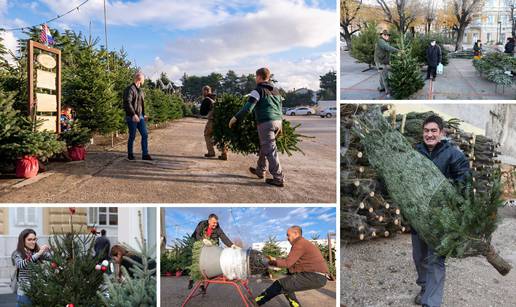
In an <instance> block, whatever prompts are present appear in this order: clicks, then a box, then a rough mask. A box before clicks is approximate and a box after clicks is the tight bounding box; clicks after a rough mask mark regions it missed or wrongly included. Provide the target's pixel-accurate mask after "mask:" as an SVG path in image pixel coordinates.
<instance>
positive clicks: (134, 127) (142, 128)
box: [125, 115, 149, 156]
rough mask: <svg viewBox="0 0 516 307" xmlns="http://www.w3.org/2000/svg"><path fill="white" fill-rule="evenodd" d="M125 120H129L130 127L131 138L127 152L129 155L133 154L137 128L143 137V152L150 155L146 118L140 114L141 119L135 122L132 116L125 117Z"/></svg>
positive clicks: (128, 125)
mask: <svg viewBox="0 0 516 307" xmlns="http://www.w3.org/2000/svg"><path fill="white" fill-rule="evenodd" d="M125 121H126V122H127V127H128V128H129V140H128V141H127V154H128V155H129V156H132V155H133V144H134V140H135V139H136V130H138V131H139V132H140V135H141V137H142V154H143V155H144V156H145V155H148V154H149V147H148V143H147V142H148V137H149V135H148V133H147V125H145V119H144V118H143V115H142V116H140V121H139V122H137V123H135V122H133V118H132V117H130V116H126V117H125Z"/></svg>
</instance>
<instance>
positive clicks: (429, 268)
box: [412, 115, 469, 307]
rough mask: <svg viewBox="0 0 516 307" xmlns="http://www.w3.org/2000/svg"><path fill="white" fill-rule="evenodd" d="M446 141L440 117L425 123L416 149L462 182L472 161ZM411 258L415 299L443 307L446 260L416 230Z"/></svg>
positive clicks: (432, 306) (433, 306)
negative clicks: (415, 285) (414, 281)
mask: <svg viewBox="0 0 516 307" xmlns="http://www.w3.org/2000/svg"><path fill="white" fill-rule="evenodd" d="M443 138H444V123H443V120H442V118H440V117H439V116H437V115H430V116H429V117H428V118H427V119H425V121H424V122H423V143H422V144H417V145H416V149H417V151H419V153H421V154H422V155H423V156H425V157H427V158H428V159H430V160H432V162H434V164H435V166H437V168H438V169H439V170H440V171H441V173H442V174H443V175H444V176H445V177H446V178H448V179H451V180H454V181H458V182H462V181H464V180H465V179H466V177H467V176H468V174H469V162H468V159H466V156H465V155H464V153H463V152H462V151H461V150H460V149H459V148H458V147H457V146H456V145H454V144H453V143H450V142H449V141H447V140H445V139H443ZM412 258H413V259H414V264H415V266H416V271H417V280H416V283H417V284H418V285H419V286H420V287H421V291H420V292H419V294H418V295H417V296H416V298H415V300H414V301H415V303H416V304H417V305H423V306H429V307H437V306H441V303H442V300H443V294H444V280H445V273H446V267H445V262H444V261H445V258H444V257H441V256H438V255H437V254H436V253H435V251H434V250H433V249H432V248H431V247H429V246H428V245H427V244H426V243H425V241H423V239H422V238H421V237H419V235H418V233H417V232H416V231H415V230H412Z"/></svg>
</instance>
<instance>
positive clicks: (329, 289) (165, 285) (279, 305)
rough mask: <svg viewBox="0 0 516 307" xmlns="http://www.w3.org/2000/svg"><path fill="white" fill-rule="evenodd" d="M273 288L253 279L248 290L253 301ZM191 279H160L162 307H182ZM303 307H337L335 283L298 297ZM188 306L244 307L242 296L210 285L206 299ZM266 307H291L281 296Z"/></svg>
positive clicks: (267, 282) (226, 286) (204, 297)
mask: <svg viewBox="0 0 516 307" xmlns="http://www.w3.org/2000/svg"><path fill="white" fill-rule="evenodd" d="M271 284H272V281H271V280H269V279H266V280H261V279H257V278H251V279H250V282H249V288H250V289H251V292H252V294H253V296H254V297H256V296H257V295H258V294H260V293H261V292H262V291H263V290H265V289H266V288H267V287H268V286H270V285H271ZM187 285H188V277H162V278H161V306H162V307H172V306H174V307H175V306H181V304H182V303H183V301H184V300H185V299H186V297H187V295H188V291H189V290H188V289H187ZM296 296H297V298H298V299H299V301H300V302H301V305H302V306H317V307H335V306H336V299H335V298H336V292H335V282H328V283H327V284H326V286H325V287H324V288H322V289H318V290H308V291H302V292H298V293H296ZM187 306H192V307H193V306H195V307H217V306H244V304H243V302H242V300H241V299H240V296H239V295H238V293H237V292H236V290H234V288H233V287H232V286H229V285H210V286H209V287H208V289H207V292H206V294H205V295H204V296H201V295H199V296H196V297H194V298H193V299H192V300H191V301H190V302H189V303H188V305H187ZM264 306H265V307H288V306H289V304H288V302H287V300H286V299H285V298H284V297H283V295H279V296H277V297H275V298H274V299H272V300H271V301H269V302H268V303H267V304H265V305H264Z"/></svg>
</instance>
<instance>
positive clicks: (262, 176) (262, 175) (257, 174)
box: [249, 167, 265, 179]
mask: <svg viewBox="0 0 516 307" xmlns="http://www.w3.org/2000/svg"><path fill="white" fill-rule="evenodd" d="M249 171H250V172H251V174H253V175H255V176H256V177H258V178H260V179H263V178H265V172H263V173H258V172H257V171H256V168H254V167H250V168H249Z"/></svg>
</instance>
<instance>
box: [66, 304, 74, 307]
mask: <svg viewBox="0 0 516 307" xmlns="http://www.w3.org/2000/svg"><path fill="white" fill-rule="evenodd" d="M66 307H75V305H74V304H67V305H66Z"/></svg>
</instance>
